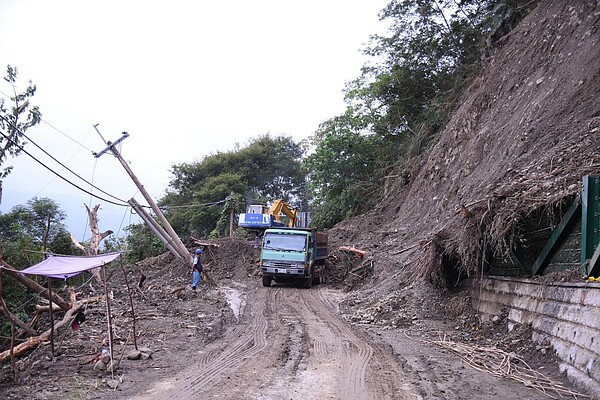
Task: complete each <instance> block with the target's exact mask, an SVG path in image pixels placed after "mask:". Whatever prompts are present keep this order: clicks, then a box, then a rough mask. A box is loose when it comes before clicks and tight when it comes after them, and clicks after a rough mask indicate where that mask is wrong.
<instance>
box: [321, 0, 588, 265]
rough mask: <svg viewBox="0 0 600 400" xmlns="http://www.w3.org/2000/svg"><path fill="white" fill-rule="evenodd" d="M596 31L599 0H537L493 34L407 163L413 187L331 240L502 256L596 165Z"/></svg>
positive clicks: (387, 254) (413, 255)
mask: <svg viewBox="0 0 600 400" xmlns="http://www.w3.org/2000/svg"><path fill="white" fill-rule="evenodd" d="M599 28H600V6H599V5H598V3H597V2H596V1H590V0H588V1H581V2H567V1H550V0H548V1H540V3H539V4H538V6H537V7H536V8H535V9H534V10H533V11H532V13H531V14H530V15H529V16H528V17H527V18H526V19H525V20H524V21H522V23H521V24H520V25H519V26H518V27H517V28H516V29H514V30H513V31H512V32H511V33H510V34H508V35H507V36H506V37H504V38H502V40H501V41H500V42H499V43H498V45H497V48H496V49H495V51H494V52H493V54H492V55H491V56H490V57H489V59H487V60H486V61H485V65H484V70H483V71H482V73H481V76H480V77H479V78H478V79H477V80H476V81H475V82H474V83H473V85H472V86H471V88H470V90H469V91H468V93H466V95H465V99H464V102H463V104H462V106H461V107H460V108H459V109H458V110H457V112H456V113H455V115H454V116H453V118H452V119H451V120H450V122H449V123H448V125H447V127H446V129H445V130H444V131H443V132H442V134H441V136H440V138H439V141H438V142H437V143H436V144H435V145H434V146H433V147H432V148H431V149H430V151H429V153H428V155H427V157H426V158H425V159H424V160H423V161H415V162H414V163H413V164H412V165H410V166H408V167H410V168H412V170H411V174H410V175H411V181H410V182H409V183H408V185H404V182H403V181H402V182H398V183H397V185H396V186H395V191H394V190H391V193H392V194H390V196H389V197H388V198H387V199H385V200H384V201H383V202H382V203H381V205H380V207H379V208H377V209H376V210H374V211H373V212H371V213H369V214H367V215H364V216H361V217H359V218H356V219H353V220H351V221H346V222H343V223H341V224H339V225H338V226H336V227H335V228H334V229H333V230H332V237H334V238H335V240H339V241H340V242H342V243H344V244H347V243H348V242H351V243H352V244H355V245H357V246H359V247H360V248H363V249H366V250H369V251H372V252H375V253H380V254H381V257H382V258H383V261H384V262H379V263H377V264H378V265H380V266H381V265H394V264H397V263H407V262H413V263H414V264H415V265H416V266H417V267H420V268H423V269H424V270H427V269H435V268H439V267H440V266H436V265H433V264H434V263H435V262H436V259H441V258H442V257H444V258H445V259H446V261H448V264H453V265H456V266H457V267H459V268H463V269H464V270H467V271H471V272H474V271H477V270H478V269H479V266H480V265H481V259H482V257H483V256H484V253H485V252H486V251H489V252H491V253H493V254H494V255H496V256H498V257H500V258H502V257H503V256H505V255H506V254H507V251H508V250H509V248H510V247H511V245H512V244H513V240H514V235H515V233H518V231H519V229H520V226H519V225H520V224H521V223H522V221H523V219H524V218H526V217H527V216H528V215H530V214H531V213H532V212H534V211H536V210H545V211H547V212H551V211H552V210H553V208H554V206H557V205H562V204H563V200H568V199H572V197H573V196H574V195H575V194H576V193H578V192H579V190H580V188H581V182H582V178H583V176H584V175H594V174H600V156H599V155H598V152H597V151H596V149H598V148H600V102H598V98H597V97H598V93H600V63H598V60H599V59H600V33H599ZM393 193H396V195H393ZM410 246H415V247H414V248H413V250H412V251H402V250H404V249H406V248H408V247H410ZM424 252H429V253H431V257H425V258H421V259H419V256H422V254H423V253H424Z"/></svg>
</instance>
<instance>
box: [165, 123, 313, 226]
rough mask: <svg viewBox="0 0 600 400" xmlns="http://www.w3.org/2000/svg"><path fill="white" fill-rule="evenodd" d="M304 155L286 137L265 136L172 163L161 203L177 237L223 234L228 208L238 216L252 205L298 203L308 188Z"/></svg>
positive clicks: (297, 145)
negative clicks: (306, 186)
mask: <svg viewBox="0 0 600 400" xmlns="http://www.w3.org/2000/svg"><path fill="white" fill-rule="evenodd" d="M302 154H303V151H302V148H301V146H300V145H299V144H298V143H295V142H294V141H293V140H292V139H291V138H290V137H287V136H275V137H273V136H271V135H270V134H266V135H262V136H259V137H257V138H255V139H252V140H250V141H249V143H248V144H247V145H246V146H245V147H243V148H237V149H235V150H233V151H228V152H219V153H216V154H212V155H209V156H207V157H204V158H203V159H202V160H200V161H198V162H194V163H182V164H178V165H174V166H173V168H172V179H171V181H170V183H169V190H168V191H167V194H166V195H165V197H163V198H162V199H161V201H160V202H159V204H160V206H161V207H163V208H164V209H166V214H167V218H168V219H169V222H170V223H171V225H173V228H174V229H175V230H176V231H177V232H178V233H179V234H180V235H197V236H208V235H210V234H211V233H212V234H214V235H223V234H224V233H225V232H224V231H223V229H224V228H223V227H224V226H228V223H227V224H225V223H224V222H223V221H222V220H223V219H224V218H228V217H229V215H224V214H223V212H222V211H223V210H224V208H226V207H229V208H228V210H229V211H233V212H234V214H238V213H240V212H244V211H245V209H246V205H247V204H248V203H250V202H256V203H258V204H263V203H267V202H269V201H272V200H275V199H284V200H286V201H293V202H295V203H298V202H299V201H301V200H300V199H302V198H303V196H302V194H303V193H304V192H305V190H306V188H305V179H304V174H303V173H302V171H301V157H302ZM234 198H237V199H238V200H237V201H232V199H234ZM241 199H243V201H242V200H241ZM219 221H221V222H219ZM217 227H219V228H218V229H217Z"/></svg>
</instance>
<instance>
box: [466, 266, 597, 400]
mask: <svg viewBox="0 0 600 400" xmlns="http://www.w3.org/2000/svg"><path fill="white" fill-rule="evenodd" d="M465 286H466V288H467V289H468V290H469V292H470V293H471V299H472V303H473V307H474V308H475V309H477V310H479V311H480V312H481V314H482V317H483V319H484V320H486V319H490V318H492V317H493V316H494V315H500V313H501V310H502V309H506V310H507V311H508V320H509V326H508V328H509V329H512V327H513V326H514V324H515V323H516V324H531V326H532V328H533V329H534V335H533V339H534V340H535V341H537V342H540V343H549V344H550V345H551V346H552V347H553V349H554V350H555V352H556V354H557V356H558V357H559V358H560V359H561V360H563V363H561V365H560V368H561V371H562V372H565V371H566V373H567V376H568V377H569V379H571V380H572V381H574V382H576V383H577V384H578V385H580V386H581V387H583V388H584V389H585V390H587V391H588V392H589V393H590V394H591V395H592V396H594V397H596V398H600V360H599V358H598V356H599V354H600V284H599V283H563V284H542V283H540V282H537V281H534V280H529V279H516V278H502V277H497V278H486V279H483V280H475V279H470V280H468V282H467V283H466V284H465Z"/></svg>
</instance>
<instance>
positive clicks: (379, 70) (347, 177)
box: [304, 0, 535, 226]
mask: <svg viewBox="0 0 600 400" xmlns="http://www.w3.org/2000/svg"><path fill="white" fill-rule="evenodd" d="M520 3H522V2H521V1H518V0H509V1H484V2H482V1H477V0H463V1H460V2H456V1H453V0H392V1H390V3H389V4H388V5H387V6H386V7H385V8H384V9H383V10H382V11H381V13H380V18H381V19H382V20H388V21H390V22H391V26H390V30H389V32H388V33H389V35H387V36H383V35H374V36H372V38H371V42H370V44H369V46H368V47H367V48H366V49H365V51H364V52H365V54H366V55H368V56H371V59H372V60H373V61H372V62H371V63H367V64H365V66H364V67H363V68H362V70H361V75H360V76H359V77H358V78H357V79H355V80H353V81H351V82H349V83H348V84H347V86H346V88H345V101H346V104H347V109H346V112H345V113H343V114H342V115H339V116H336V117H333V118H330V119H328V120H327V121H325V122H324V123H322V124H321V125H320V127H319V129H318V130H317V132H316V133H315V135H314V136H313V138H312V145H313V146H314V151H313V152H312V153H311V155H310V156H308V157H307V159H306V162H305V163H304V168H305V170H306V171H307V172H308V173H309V174H310V189H311V190H310V194H311V211H312V212H313V221H314V222H315V223H317V224H318V225H320V226H331V225H333V224H335V223H337V222H339V221H341V220H342V219H344V218H347V217H350V216H354V215H356V214H359V213H362V212H365V211H367V210H368V209H370V208H371V207H373V206H374V205H375V204H377V202H378V201H379V200H380V198H381V196H382V194H383V190H382V189H383V185H384V182H385V179H386V176H389V175H392V174H391V173H392V172H394V171H396V172H397V173H400V172H402V171H398V169H400V168H402V166H403V164H404V163H405V162H406V161H407V160H408V159H409V158H411V157H414V156H418V155H420V154H421V152H422V151H423V149H425V148H426V146H427V145H428V144H429V143H430V142H431V141H432V140H433V139H435V138H436V137H437V134H438V133H439V132H440V131H441V130H442V129H443V127H444V126H445V124H446V122H447V120H448V118H449V115H450V113H451V111H453V110H454V109H455V108H456V107H457V106H458V104H459V99H460V95H461V94H462V93H463V91H464V90H465V88H466V87H467V85H468V84H469V83H470V82H471V80H472V79H473V77H474V75H475V73H476V72H477V71H478V69H479V64H480V60H481V58H482V56H483V55H484V54H485V51H486V49H487V46H490V45H492V44H493V40H491V39H492V38H494V37H497V36H498V35H501V34H505V33H506V32H508V31H509V30H510V29H511V28H512V27H513V26H515V24H516V21H517V20H518V19H519V18H522V17H523V16H524V15H525V14H526V12H527V11H528V10H530V9H531V8H532V7H533V6H532V5H531V4H530V3H535V2H529V3H527V4H520ZM524 10H527V11H524ZM402 175H403V176H406V177H408V175H407V174H402Z"/></svg>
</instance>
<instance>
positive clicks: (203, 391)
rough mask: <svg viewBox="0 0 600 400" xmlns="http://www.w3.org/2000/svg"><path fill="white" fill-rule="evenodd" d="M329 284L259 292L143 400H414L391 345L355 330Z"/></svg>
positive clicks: (246, 300) (252, 295)
mask: <svg viewBox="0 0 600 400" xmlns="http://www.w3.org/2000/svg"><path fill="white" fill-rule="evenodd" d="M334 298H335V297H334V296H333V293H332V291H330V290H328V289H327V288H325V287H320V288H314V289H312V290H303V289H298V288H294V287H289V286H275V287H270V288H264V287H256V288H255V289H253V291H251V292H250V293H248V294H247V297H246V299H245V305H244V307H243V309H242V313H241V315H240V319H239V323H238V324H237V325H235V326H234V327H233V328H232V329H231V331H230V332H229V333H228V334H227V335H226V336H225V337H224V338H223V339H221V340H218V341H216V342H213V343H212V344H209V345H208V346H207V347H206V348H204V349H202V350H201V351H199V352H196V353H190V355H189V356H190V360H189V361H190V367H189V368H188V369H187V370H186V371H184V372H182V373H180V374H179V375H177V376H173V377H172V378H170V379H167V380H164V381H160V382H156V383H155V384H154V385H152V386H150V387H149V388H148V390H147V392H145V393H141V394H140V395H139V396H138V397H137V398H138V399H166V398H169V399H182V398H194V397H195V396H200V397H202V398H210V399H244V398H245V399H300V398H302V399H415V398H418V397H417V396H416V395H412V394H411V388H410V386H409V385H406V384H404V383H403V382H407V379H404V377H403V375H402V372H401V370H400V369H399V365H398V363H397V362H396V361H395V360H394V358H393V356H392V354H391V351H390V349H389V348H388V347H386V346H382V345H381V344H377V343H375V342H373V341H372V340H371V339H370V338H369V336H368V335H366V334H365V333H361V332H360V331H355V330H353V329H352V328H351V327H350V326H349V325H347V323H346V322H344V321H343V320H342V319H341V318H340V316H339V315H338V314H337V313H336V311H335V304H334V303H335V302H334V301H333V299H334Z"/></svg>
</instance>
